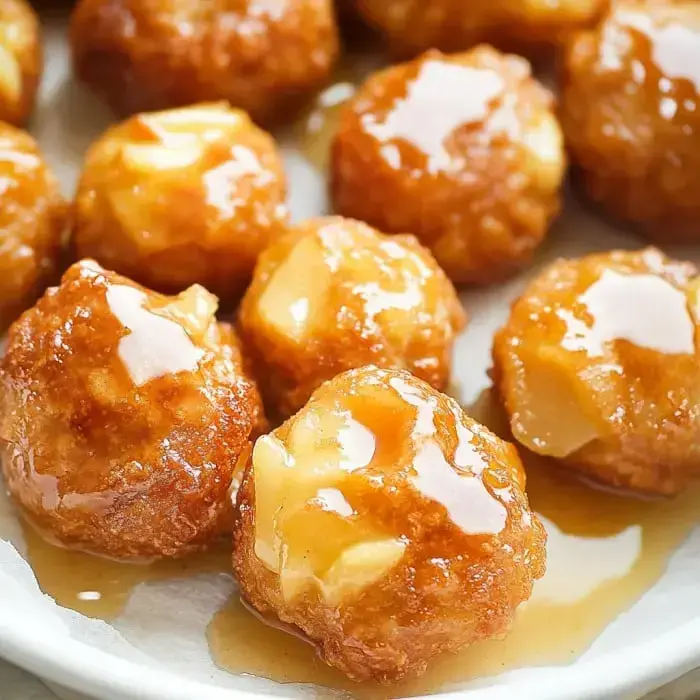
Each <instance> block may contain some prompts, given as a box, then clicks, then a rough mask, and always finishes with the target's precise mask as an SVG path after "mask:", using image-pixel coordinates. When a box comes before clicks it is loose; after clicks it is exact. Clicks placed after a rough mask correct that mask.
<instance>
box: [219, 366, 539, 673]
mask: <svg viewBox="0 0 700 700" xmlns="http://www.w3.org/2000/svg"><path fill="white" fill-rule="evenodd" d="M523 489H524V474H523V471H522V466H521V464H520V460H519V459H518V456H517V453H516V451H515V449H514V448H513V447H512V445H509V444H508V443H505V442H503V441H501V440H500V439H499V438H497V437H496V436H495V435H493V434H492V433H491V432H489V431H488V430H487V429H486V428H484V427H483V426H482V425H480V424H478V423H476V422H475V421H473V420H471V419H470V418H468V417H467V416H466V414H465V413H464V412H463V411H462V409H461V408H460V407H459V405H458V404H457V403H456V402H455V401H454V400H452V399H451V398H449V397H447V396H445V395H443V394H440V393H438V392H437V391H435V390H434V389H432V388H431V387H430V386H429V385H428V384H426V383H424V382H422V381H420V380H418V379H416V378H415V377H413V376H412V375H410V374H409V373H408V372H401V371H395V370H381V369H378V368H376V367H364V368H361V369H357V370H352V371H349V372H346V373H344V374H341V375H339V376H337V377H336V378H334V379H332V380H331V381H329V382H327V383H326V384H324V385H323V386H322V387H321V388H320V389H318V390H317V391H316V392H315V393H314V395H313V397H312V398H311V400H310V401H309V403H308V404H307V405H306V406H305V407H304V408H303V409H302V410H301V411H300V412H299V413H298V414H297V415H296V416H294V417H293V418H291V419H290V420H288V421H287V422H286V423H285V424H284V425H283V426H282V427H280V428H278V429H277V430H275V431H274V432H273V433H272V434H270V435H267V436H265V437H262V438H260V439H259V440H258V441H257V443H256V445H255V448H254V451H253V458H252V467H251V468H250V470H249V471H248V472H247V473H246V476H245V478H244V482H243V486H242V487H241V490H240V491H239V500H238V504H237V505H238V510H237V513H238V517H237V521H236V525H235V528H234V557H233V562H234V569H235V572H236V574H237V576H238V580H239V583H240V586H241V590H242V593H243V595H244V596H245V597H246V599H247V600H248V601H249V602H250V603H251V604H252V605H253V606H254V607H255V608H256V609H257V610H258V611H260V612H261V613H262V614H264V615H270V616H276V617H277V618H279V619H280V620H282V621H283V622H285V623H289V624H291V625H294V626H296V627H297V628H299V629H300V630H301V631H302V632H303V633H305V634H306V636H307V637H308V638H309V639H310V640H311V641H312V642H313V644H314V645H315V646H316V648H317V649H318V652H319V654H320V655H321V657H322V658H323V659H324V660H325V661H326V662H327V663H328V664H330V665H332V666H335V667H336V668H338V669H340V670H341V671H342V672H344V673H345V674H347V675H348V676H349V677H350V678H352V679H354V680H358V681H364V680H371V679H374V680H378V681H381V682H385V683H388V682H393V681H397V680H400V679H402V678H405V677H410V676H416V675H420V674H421V673H423V672H424V671H425V668H426V665H427V663H428V662H429V661H430V659H432V658H433V657H434V656H436V655H438V654H441V653H444V652H455V651H457V650H458V649H460V648H462V647H464V646H466V645H469V644H471V643H473V642H475V641H478V640H481V639H487V638H491V637H496V636H499V635H502V634H504V633H505V632H506V631H507V629H508V627H509V625H510V623H511V621H512V619H513V615H514V613H515V609H516V608H517V607H518V605H520V603H522V602H523V601H525V600H527V599H528V598H529V596H530V593H531V591H532V583H533V580H534V579H537V578H539V577H540V576H542V574H543V573H544V568H545V567H544V561H545V539H546V535H545V532H544V529H543V528H542V526H541V524H540V523H539V521H538V520H537V518H536V516H535V515H533V513H532V512H531V511H530V508H529V506H528V502H527V498H526V496H525V492H524V490H523Z"/></svg>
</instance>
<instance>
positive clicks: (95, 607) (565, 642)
mask: <svg viewBox="0 0 700 700" xmlns="http://www.w3.org/2000/svg"><path fill="white" fill-rule="evenodd" d="M469 412H470V413H471V414H472V415H473V417H475V418H477V419H478V420H481V421H482V422H484V423H485V424H486V425H488V426H489V427H491V428H492V429H493V430H494V431H495V432H497V433H500V434H501V435H505V434H507V431H504V426H505V423H504V419H503V417H502V416H501V414H500V412H499V411H498V410H496V409H495V408H494V406H493V403H492V401H491V396H490V393H486V394H485V395H484V396H483V397H482V400H480V401H479V402H478V403H477V404H476V405H475V406H474V407H472V408H471V409H470V411H469ZM521 456H522V458H523V461H524V463H525V466H526V470H527V478H528V486H527V488H528V494H529V497H530V501H531V504H532V507H533V509H534V510H535V511H536V512H537V513H538V514H539V516H540V517H541V518H542V521H543V522H544V524H545V526H546V528H547V531H548V534H549V541H548V547H547V549H548V561H547V574H546V575H545V577H544V578H543V579H542V580H541V581H539V582H538V583H537V584H536V585H535V590H534V593H533V596H532V598H531V600H530V601H529V602H528V603H526V604H525V605H524V606H522V607H521V608H520V610H519V612H518V616H517V618H516V622H515V624H514V626H513V629H512V631H511V633H510V634H509V635H508V636H507V637H506V638H505V639H504V640H491V641H485V642H480V643H478V644H475V645H473V646H472V647H469V648H468V649H466V650H464V651H463V652H461V653H459V654H457V655H455V656H450V657H448V658H443V659H439V660H437V661H435V662H433V663H432V664H431V665H430V667H429V670H428V673H427V675H426V676H424V677H423V678H421V679H419V680H417V681H411V682H408V683H403V684H401V685H399V686H394V687H392V688H389V689H387V688H381V687H377V686H374V685H367V684H364V685H360V684H356V683H353V682H352V681H349V680H347V679H346V678H344V677H343V676H342V675H341V674H340V673H337V672H335V671H334V670H332V669H330V668H328V667H327V666H325V664H324V663H323V662H322V661H320V660H319V659H318V658H317V657H316V655H315V653H314V651H313V648H312V647H311V646H310V645H309V644H307V643H306V642H305V641H303V639H301V638H299V637H297V636H294V635H293V634H290V633H289V632H288V631H282V630H280V629H278V628H276V627H275V626H273V625H268V624H266V623H264V622H263V621H261V620H260V619H259V618H258V617H257V616H255V615H254V614H252V613H251V612H250V611H249V610H247V609H246V608H245V607H244V606H243V605H242V604H241V603H240V601H239V600H238V598H237V596H234V597H233V598H232V599H231V600H230V601H229V602H228V604H227V605H226V606H225V607H224V608H223V609H222V610H220V611H219V612H218V613H217V614H216V615H215V616H214V617H213V619H212V620H211V622H210V624H209V629H208V640H209V645H210V649H211V653H212V657H213V658H214V660H215V662H216V663H217V664H218V665H219V666H220V667H221V668H224V669H226V670H229V671H231V672H232V673H245V674H253V675H256V676H261V677H266V678H270V679H272V680H276V681H279V682H281V683H291V682H293V683H315V684H317V685H319V686H323V687H328V688H335V689H342V690H346V691H348V690H349V691H351V692H352V693H353V694H354V695H356V696H358V697H363V698H364V697H367V698H383V697H391V696H407V695H417V694H425V693H430V692H436V691H438V690H443V689H445V688H446V687H449V686H451V685H455V686H456V685H462V684H464V683H466V682H468V681H469V680H472V679H475V678H479V677H484V676H489V675H494V674H497V673H501V672H503V671H506V670H512V669H516V668H522V667H526V666H532V665H558V664H566V663H569V662H571V661H573V660H574V659H576V658H577V657H578V656H579V655H581V654H582V653H583V652H585V651H586V649H587V648H588V647H589V646H590V645H591V643H592V642H593V641H594V640H595V639H596V638H597V637H598V636H599V635H600V634H601V633H602V632H603V630H604V629H605V627H606V626H607V625H608V624H609V623H610V622H611V621H612V620H613V619H615V617H616V616H617V615H619V614H620V613H622V612H624V611H625V610H627V609H628V608H629V607H631V606H632V605H633V604H634V603H635V601H636V600H637V599H638V598H639V597H640V596H641V595H642V594H643V593H644V592H645V591H646V590H648V589H649V588H650V587H651V586H652V585H653V584H654V583H655V581H656V580H657V579H658V578H659V577H660V576H661V574H662V573H663V572H664V570H665V567H666V564H667V562H668V559H669V557H670V556H671V555H672V554H673V552H674V551H675V549H676V548H677V547H678V546H679V545H680V544H681V543H682V541H683V540H684V539H685V537H686V536H687V535H688V534H689V533H690V531H691V530H692V529H693V527H694V526H695V525H696V523H697V522H698V515H697V507H696V506H697V499H698V495H699V494H698V489H697V488H695V489H691V490H689V491H686V492H685V493H683V494H681V495H680V496H679V497H677V498H675V499H670V500H642V499H637V498H632V497H625V496H623V495H618V494H614V493H610V492H606V491H602V490H599V489H596V488H592V487H590V486H588V485H586V484H584V483H583V482H580V481H578V480H576V479H575V478H573V477H570V476H569V475H568V474H566V473H565V472H563V471H562V470H557V468H556V467H555V466H553V465H552V464H551V463H549V462H548V461H546V460H544V459H542V458H539V457H536V456H534V455H531V454H530V453H527V452H524V451H522V450H521ZM0 507H2V508H8V507H9V506H8V505H7V504H4V505H0ZM0 522H1V519H0ZM24 532H25V540H26V551H27V558H28V560H29V563H30V564H31V566H32V568H33V569H34V572H35V575H36V577H37V579H38V582H39V585H40V587H41V588H42V590H43V591H44V592H46V593H48V594H49V595H50V596H52V597H53V598H55V599H56V601H57V602H58V603H59V604H61V605H63V606H65V607H69V608H73V609H75V610H78V611H79V612H82V613H84V614H86V615H89V616H91V617H98V618H103V619H106V620H110V619H114V618H115V617H117V616H118V615H119V614H120V611H121V610H122V609H123V607H124V605H125V603H126V602H127V600H128V598H129V595H130V594H131V591H132V590H133V589H134V588H135V587H136V586H137V585H139V584H140V583H143V582H146V581H153V580H163V579H168V578H180V577H184V576H194V575H196V574H198V573H204V572H207V573H209V572H216V571H226V572H228V571H229V570H230V552H229V544H228V542H227V541H224V542H222V544H221V546H220V548H217V549H215V550H214V551H213V552H211V553H209V554H204V555H198V556H194V557H188V558H185V559H182V560H175V561H168V562H159V563H156V564H152V565H136V564H120V563H118V562H112V561H107V560H104V559H98V558H95V557H92V556H90V555H86V554H81V553H77V552H70V551H67V550H63V549H59V548H57V547H54V546H53V545H51V544H48V543H47V542H45V541H44V540H43V539H42V538H41V537H40V536H39V535H37V534H36V533H35V532H34V531H33V530H32V529H31V528H30V527H29V526H25V527H24ZM3 534H4V533H2V532H0V536H3Z"/></svg>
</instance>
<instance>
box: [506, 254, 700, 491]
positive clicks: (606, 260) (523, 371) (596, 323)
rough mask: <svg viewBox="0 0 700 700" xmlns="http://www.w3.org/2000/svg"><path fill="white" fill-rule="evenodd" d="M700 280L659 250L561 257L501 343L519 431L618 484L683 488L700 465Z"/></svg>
mask: <svg viewBox="0 0 700 700" xmlns="http://www.w3.org/2000/svg"><path fill="white" fill-rule="evenodd" d="M698 289H699V283H698V277H697V271H696V269H695V268H694V267H693V266H692V265H690V264H689V263H679V262H675V261H672V260H669V259H668V258H666V257H665V256H663V255H662V254H661V253H659V252H658V251H656V250H654V249H651V248H650V249H648V250H644V251H640V252H621V251H617V252H612V253H604V254H601V255H592V256H589V257H586V258H583V259H581V260H561V261H559V262H557V263H555V264H553V265H552V266H551V267H549V268H548V269H547V270H546V271H545V272H543V273H542V274H541V275H540V276H539V277H538V278H537V279H536V280H535V281H534V282H533V283H532V284H531V285H530V286H529V287H528V288H527V289H526V290H525V292H524V293H523V295H522V296H521V297H520V298H519V299H518V300H517V301H516V303H515V304H514V306H513V309H512V312H511V315H510V318H509V320H508V322H507V323H506V325H505V327H504V328H503V329H502V330H501V331H500V332H499V333H498V334H497V335H496V338H495V342H494V355H493V358H494V367H495V378H496V382H497V386H498V387H499V389H500V392H501V395H502V397H503V400H504V403H505V407H506V410H507V412H508V414H509V416H510V422H511V427H512V429H513V434H514V436H515V437H516V439H518V440H519V441H520V442H521V443H523V444H524V445H525V446H526V447H528V448H529V449H531V450H533V451H535V452H538V453H539V454H543V455H548V456H552V457H556V458H559V459H561V465H562V468H572V469H575V470H577V471H579V472H581V473H583V474H585V475H587V476H589V477H592V478H593V479H594V480H597V481H599V482H602V483H605V484H611V485H613V486H616V487H621V488H625V489H632V490H636V491H643V492H647V493H653V494H655V493H658V494H664V495H671V494H674V493H676V492H678V491H680V490H681V489H683V488H684V487H685V486H687V484H688V482H689V480H690V479H691V478H692V477H694V476H697V475H698V474H699V473H700V405H699V404H698V396H700V372H699V371H698V356H699V354H700V353H699V352H698V349H697V348H698V330H697V322H698V319H697V315H696V313H697V311H696V310H697V308H698V306H697V301H698Z"/></svg>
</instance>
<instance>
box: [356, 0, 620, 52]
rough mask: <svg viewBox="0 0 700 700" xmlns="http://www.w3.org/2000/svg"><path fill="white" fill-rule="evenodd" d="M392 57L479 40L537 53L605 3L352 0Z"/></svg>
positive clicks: (462, 47) (453, 47) (572, 0)
mask: <svg viewBox="0 0 700 700" xmlns="http://www.w3.org/2000/svg"><path fill="white" fill-rule="evenodd" d="M354 2H355V4H356V5H357V7H358V10H359V12H360V14H361V16H362V17H363V18H364V19H365V20H366V21H367V22H368V23H369V24H371V25H372V26H374V27H376V28H377V29H378V30H379V31H380V33H382V34H383V35H385V36H386V38H387V40H388V42H389V44H390V46H391V48H392V50H393V51H394V53H398V54H400V55H415V54H418V53H420V52H421V51H425V50H427V49H431V48H436V49H441V50H442V51H447V52H454V51H463V50H465V49H468V48H470V47H472V46H474V45H475V44H478V43H479V42H488V43H490V44H496V45H498V46H501V47H505V48H509V49H515V48H517V49H518V50H522V51H524V52H525V53H532V52H535V53H537V54H539V53H540V52H541V51H542V49H543V48H547V47H558V46H560V45H561V44H562V43H563V42H564V41H565V39H566V37H567V36H568V35H570V34H571V32H572V31H574V30H576V29H580V28H582V27H586V26H589V25H591V24H593V23H594V22H595V20H596V19H597V18H598V16H599V15H600V13H601V12H602V10H603V8H604V6H605V5H607V2H608V0H548V1H547V2H543V1H542V0H430V1H429V2H427V1H426V0H354Z"/></svg>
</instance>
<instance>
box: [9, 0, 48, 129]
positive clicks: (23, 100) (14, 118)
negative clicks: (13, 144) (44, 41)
mask: <svg viewBox="0 0 700 700" xmlns="http://www.w3.org/2000/svg"><path fill="white" fill-rule="evenodd" d="M42 61H43V56H42V49H41V29H40V27H39V18H38V17H37V16H36V14H35V13H34V10H32V8H31V5H30V4H29V3H28V2H27V1H26V0H2V2H0V120H2V121H6V122H9V123H10V124H15V125H17V126H22V125H23V124H24V123H25V122H26V121H27V119H28V118H29V115H30V114H31V112H32V109H33V108H34V99H35V97H36V90H37V87H38V86H39V78H40V77H41V70H42Z"/></svg>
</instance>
